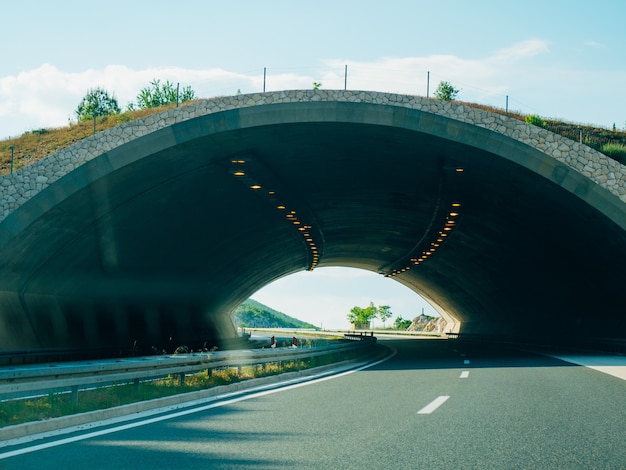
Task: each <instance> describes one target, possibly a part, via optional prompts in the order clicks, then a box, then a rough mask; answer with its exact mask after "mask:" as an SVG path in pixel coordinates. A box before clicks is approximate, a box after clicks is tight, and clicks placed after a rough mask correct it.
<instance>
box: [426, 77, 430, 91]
mask: <svg viewBox="0 0 626 470" xmlns="http://www.w3.org/2000/svg"><path fill="white" fill-rule="evenodd" d="M429 97H430V70H429V71H428V73H427V75H426V98H429Z"/></svg>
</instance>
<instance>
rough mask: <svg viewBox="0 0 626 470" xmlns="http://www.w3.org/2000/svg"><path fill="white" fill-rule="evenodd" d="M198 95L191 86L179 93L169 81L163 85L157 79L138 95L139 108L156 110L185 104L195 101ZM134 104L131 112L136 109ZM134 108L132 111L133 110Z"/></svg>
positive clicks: (131, 105) (130, 106)
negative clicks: (167, 105)
mask: <svg viewBox="0 0 626 470" xmlns="http://www.w3.org/2000/svg"><path fill="white" fill-rule="evenodd" d="M195 97H196V93H195V92H194V91H193V90H192V88H191V87H190V86H187V87H185V88H183V89H182V90H180V92H178V91H177V87H175V86H174V84H173V83H172V82H170V81H169V80H167V81H166V82H165V83H163V84H161V80H157V79H156V78H155V79H154V80H152V81H151V82H150V86H149V87H146V88H142V89H141V91H140V92H139V94H138V95H137V107H138V108H139V109H145V108H156V107H157V106H163V105H166V104H170V103H177V102H178V103H184V102H185V101H190V100H193V99H194V98H195ZM134 107H135V105H134V104H132V103H131V104H129V110H132V109H134ZM131 108H132V109H131Z"/></svg>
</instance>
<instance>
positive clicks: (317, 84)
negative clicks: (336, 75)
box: [313, 82, 322, 90]
mask: <svg viewBox="0 0 626 470" xmlns="http://www.w3.org/2000/svg"><path fill="white" fill-rule="evenodd" d="M321 86H322V84H321V83H320V82H313V89H314V90H319V89H320V87H321Z"/></svg>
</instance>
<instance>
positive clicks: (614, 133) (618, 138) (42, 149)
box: [0, 100, 626, 175]
mask: <svg viewBox="0 0 626 470" xmlns="http://www.w3.org/2000/svg"><path fill="white" fill-rule="evenodd" d="M193 102H194V101H191V100H190V101H186V102H185V103H183V104H189V103H193ZM457 102H458V103H459V104H462V105H464V106H471V107H474V108H479V109H484V110H486V111H490V112H493V113H497V114H506V115H508V116H509V117H511V118H513V119H518V120H521V121H525V119H526V116H527V115H525V114H521V113H517V112H514V111H508V112H505V110H503V109H500V108H494V107H492V106H486V105H481V104H477V103H466V102H461V101H457ZM175 106H176V105H175V104H169V105H166V106H159V107H155V108H145V109H139V110H136V111H126V112H122V113H119V114H112V115H109V116H103V117H100V118H98V123H97V124H98V126H97V129H98V131H103V130H105V129H108V128H111V127H115V126H118V125H120V124H122V123H124V122H128V121H132V120H135V119H141V118H144V117H147V116H150V115H153V114H157V113H160V112H163V111H166V110H167V109H170V108H173V107H175ZM542 119H544V121H545V122H546V129H548V130H549V131H551V132H554V133H556V134H560V135H562V136H564V137H567V138H569V139H572V140H575V141H577V142H581V143H583V144H585V145H588V146H590V147H592V148H594V149H596V150H598V151H600V152H602V151H603V147H604V146H605V145H606V144H616V145H621V146H626V131H623V130H617V129H615V128H614V129H613V130H609V129H604V128H598V127H594V126H589V125H583V124H576V123H569V122H564V121H561V120H556V119H546V118H542ZM92 134H93V123H90V122H88V121H87V122H79V123H77V124H71V125H69V126H66V127H61V128H56V129H52V128H42V129H33V130H32V131H29V132H26V133H24V134H23V135H22V136H20V137H17V138H11V139H6V140H0V175H3V174H7V173H9V170H10V162H11V147H13V152H14V165H13V169H14V170H17V169H19V168H21V167H24V166H27V165H30V164H32V163H35V162H36V161H38V160H41V159H43V158H45V157H47V156H48V155H52V154H53V153H55V152H58V151H60V150H62V149H64V148H65V147H68V146H70V145H72V144H74V143H76V142H78V141H80V140H82V139H84V138H85V137H89V136H90V135H92ZM607 154H608V156H609V157H611V158H613V159H615V160H617V161H619V162H621V163H622V164H626V157H625V156H624V155H623V153H622V152H618V153H617V154H616V153H615V152H612V151H609V152H607Z"/></svg>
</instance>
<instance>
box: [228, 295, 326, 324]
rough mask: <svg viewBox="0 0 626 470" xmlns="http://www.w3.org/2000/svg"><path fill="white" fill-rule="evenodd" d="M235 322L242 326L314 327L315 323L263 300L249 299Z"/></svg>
mask: <svg viewBox="0 0 626 470" xmlns="http://www.w3.org/2000/svg"><path fill="white" fill-rule="evenodd" d="M233 322H234V323H235V326H236V327H238V328H239V327H241V328H314V329H316V327H315V326H314V325H311V324H310V323H306V322H303V321H301V320H298V319H297V318H293V317H290V316H289V315H285V314H284V313H282V312H278V311H276V310H274V309H272V308H270V307H268V306H266V305H263V304H262V303H261V302H257V301H256V300H253V299H248V300H246V301H245V302H244V303H242V304H241V305H240V306H239V307H238V308H237V310H235V314H234V315H233Z"/></svg>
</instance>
